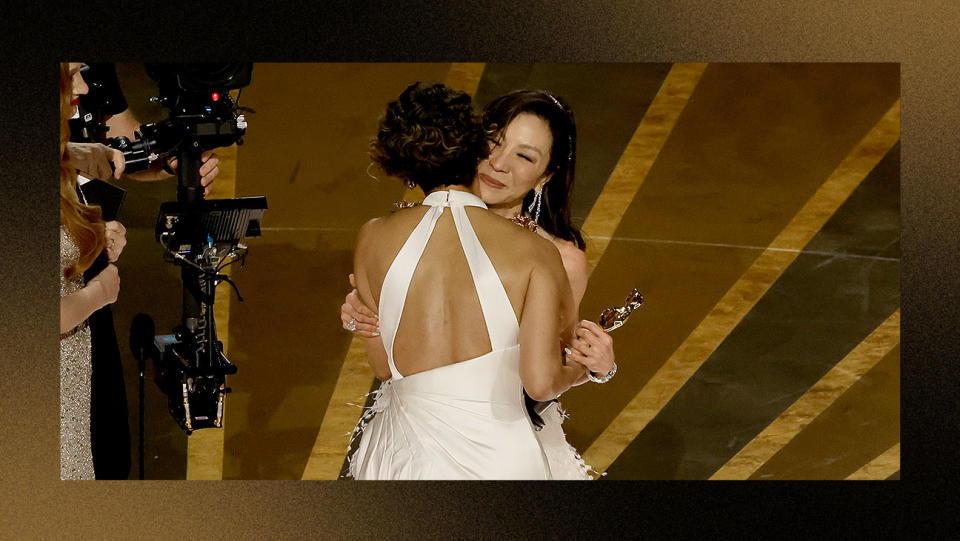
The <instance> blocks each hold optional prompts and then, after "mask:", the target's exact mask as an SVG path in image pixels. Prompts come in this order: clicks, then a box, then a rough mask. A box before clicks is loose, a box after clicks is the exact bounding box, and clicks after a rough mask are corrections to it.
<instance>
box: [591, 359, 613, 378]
mask: <svg viewBox="0 0 960 541" xmlns="http://www.w3.org/2000/svg"><path fill="white" fill-rule="evenodd" d="M616 373H617V363H616V362H614V363H613V368H611V369H610V371H609V372H607V373H606V374H604V375H602V376H594V375H593V372H587V378H589V379H590V381H592V382H594V383H606V382H608V381H610V378H612V377H613V375H614V374H616Z"/></svg>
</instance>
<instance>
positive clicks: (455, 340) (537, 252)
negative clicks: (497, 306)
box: [355, 207, 569, 379]
mask: <svg viewBox="0 0 960 541" xmlns="http://www.w3.org/2000/svg"><path fill="white" fill-rule="evenodd" d="M426 211H427V209H426V208H423V207H420V208H414V209H407V210H401V211H398V212H396V213H394V214H392V215H391V216H388V217H385V218H381V219H378V220H375V221H373V222H371V223H370V224H368V225H367V226H365V227H364V230H365V231H361V239H360V241H359V242H358V249H357V259H356V265H355V266H356V269H357V278H358V292H359V293H360V296H361V299H363V300H364V301H365V302H371V303H373V305H375V306H379V304H380V295H381V289H382V287H383V281H384V277H385V276H386V274H387V271H388V269H389V268H390V266H391V264H392V263H393V262H394V259H396V257H397V254H398V252H399V251H400V249H401V247H402V246H403V245H404V243H405V242H406V241H407V238H409V237H410V235H411V233H412V232H413V230H414V228H415V227H416V226H417V224H418V223H420V221H421V219H422V218H423V217H424V215H425V213H426ZM466 215H467V217H468V219H469V221H470V223H471V225H472V227H473V230H474V232H475V233H476V235H477V238H478V240H479V241H480V244H481V245H482V248H483V251H484V252H485V253H486V255H487V256H488V257H489V259H490V262H491V263H492V265H493V267H494V269H495V270H496V274H497V277H498V278H499V280H500V283H502V285H503V289H504V291H505V292H506V295H507V297H508V299H509V302H510V305H511V308H512V309H513V315H514V316H515V317H516V318H517V321H518V322H519V321H520V320H521V314H522V313H523V309H524V302H525V298H526V293H527V289H528V287H529V284H530V276H531V271H532V270H533V268H534V267H535V266H536V265H550V264H556V261H555V260H556V259H557V257H556V253H555V252H556V250H555V248H554V247H553V246H552V245H551V244H550V242H549V241H546V240H545V239H542V238H540V237H538V236H537V235H535V234H532V233H530V232H529V231H526V230H524V229H521V228H519V227H517V226H515V225H514V224H512V223H510V222H508V221H506V220H504V219H503V218H501V217H499V216H497V215H495V214H493V213H491V212H489V211H487V210H485V209H482V208H477V207H467V208H466ZM551 251H552V252H551ZM551 256H552V258H551ZM561 274H562V273H561ZM365 293H366V294H368V295H369V298H367V299H364V294H365ZM568 302H569V300H568ZM487 330H488V329H487V322H486V321H485V320H484V317H483V311H482V308H481V305H480V301H479V298H478V296H477V289H476V286H475V284H474V278H473V276H472V275H471V270H470V267H469V265H468V263H467V258H466V256H465V255H464V251H463V247H462V245H461V241H460V238H459V235H458V233H457V229H456V227H455V225H454V220H453V218H452V216H451V213H450V212H444V213H443V214H442V215H441V216H440V218H439V219H438V221H437V223H436V226H435V228H434V230H433V233H432V235H431V236H430V239H429V241H428V242H427V245H426V247H425V248H424V251H423V255H422V256H421V258H420V260H419V263H418V264H417V266H416V269H415V270H414V272H413V277H412V279H411V280H410V286H409V290H408V292H407V296H406V301H405V303H404V306H403V312H402V317H401V318H400V323H399V325H398V327H397V330H396V338H395V340H394V342H393V354H394V357H393V358H394V363H395V366H396V368H397V371H398V372H399V373H400V374H402V375H404V376H407V375H411V374H415V373H418V372H422V371H425V370H430V369H433V368H438V367H440V366H445V365H449V364H453V363H456V362H460V361H465V360H468V359H473V358H476V357H479V356H481V355H484V354H486V353H489V352H490V351H491V344H490V340H489V338H488V333H487ZM371 365H372V366H373V368H374V371H375V372H376V374H377V376H378V377H380V378H381V379H384V378H385V377H389V375H390V371H389V368H388V366H387V363H386V357H385V355H384V356H383V358H379V359H374V358H371Z"/></svg>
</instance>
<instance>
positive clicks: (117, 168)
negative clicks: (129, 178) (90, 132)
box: [67, 142, 126, 180]
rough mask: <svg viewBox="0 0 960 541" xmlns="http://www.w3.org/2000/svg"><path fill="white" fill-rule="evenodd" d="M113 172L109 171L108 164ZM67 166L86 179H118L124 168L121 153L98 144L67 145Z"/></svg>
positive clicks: (69, 143)
mask: <svg viewBox="0 0 960 541" xmlns="http://www.w3.org/2000/svg"><path fill="white" fill-rule="evenodd" d="M111 162H112V163H113V170H112V171H111V170H110V163H111ZM67 166H68V167H70V168H72V169H76V170H78V171H80V174H81V175H83V176H85V177H87V178H97V179H100V180H108V179H109V178H110V177H113V178H115V179H119V178H120V175H121V174H122V173H123V168H124V167H125V166H126V163H125V160H124V158H123V152H120V151H119V150H117V149H114V148H110V147H108V146H107V145H103V144H100V143H72V142H68V143H67Z"/></svg>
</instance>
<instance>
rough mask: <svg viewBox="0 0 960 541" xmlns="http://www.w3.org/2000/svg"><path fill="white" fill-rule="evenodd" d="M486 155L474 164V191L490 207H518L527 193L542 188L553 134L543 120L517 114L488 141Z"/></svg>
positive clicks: (531, 115) (544, 182) (549, 174)
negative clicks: (475, 169) (475, 172)
mask: <svg viewBox="0 0 960 541" xmlns="http://www.w3.org/2000/svg"><path fill="white" fill-rule="evenodd" d="M490 145H491V146H490V155H489V156H488V157H487V158H485V159H483V160H482V161H481V162H480V165H479V166H478V167H477V179H476V181H475V182H474V186H473V188H474V193H476V194H477V195H478V196H479V197H480V199H483V201H484V203H486V204H487V205H488V206H490V207H518V208H519V206H520V205H521V204H522V203H523V198H524V197H525V196H526V195H527V193H528V192H529V191H530V190H532V189H535V188H542V187H543V185H544V184H546V182H547V181H548V180H550V176H551V174H552V173H549V172H547V170H546V169H547V165H548V164H549V163H550V149H551V148H552V146H553V135H552V134H551V132H550V125H549V124H547V121H546V120H544V119H542V118H540V117H539V116H537V115H534V114H531V113H520V114H518V115H517V116H516V117H515V118H514V119H513V120H511V121H510V123H509V124H507V127H506V128H505V129H504V130H503V131H501V132H500V135H499V139H496V140H493V141H491V143H490Z"/></svg>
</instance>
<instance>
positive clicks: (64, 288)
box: [60, 227, 94, 479]
mask: <svg viewBox="0 0 960 541" xmlns="http://www.w3.org/2000/svg"><path fill="white" fill-rule="evenodd" d="M79 257H80V250H79V248H77V245H76V244H75V243H74V242H73V238H72V237H71V236H70V233H68V232H67V230H66V229H64V228H63V227H61V228H60V297H64V296H66V295H69V294H71V293H74V292H76V291H78V290H80V289H81V288H82V287H83V276H82V275H77V276H74V277H73V278H72V279H70V280H67V279H66V278H64V276H63V272H64V271H65V270H66V269H67V267H69V266H70V265H73V263H74V262H75V261H76V260H77V258H79ZM90 375H91V364H90V327H89V326H88V325H87V322H86V321H84V322H83V323H81V324H80V325H78V326H76V327H74V328H73V329H71V330H70V331H67V332H66V333H64V334H61V335H60V478H61V479H93V478H94V474H93V453H92V452H91V450H90Z"/></svg>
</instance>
